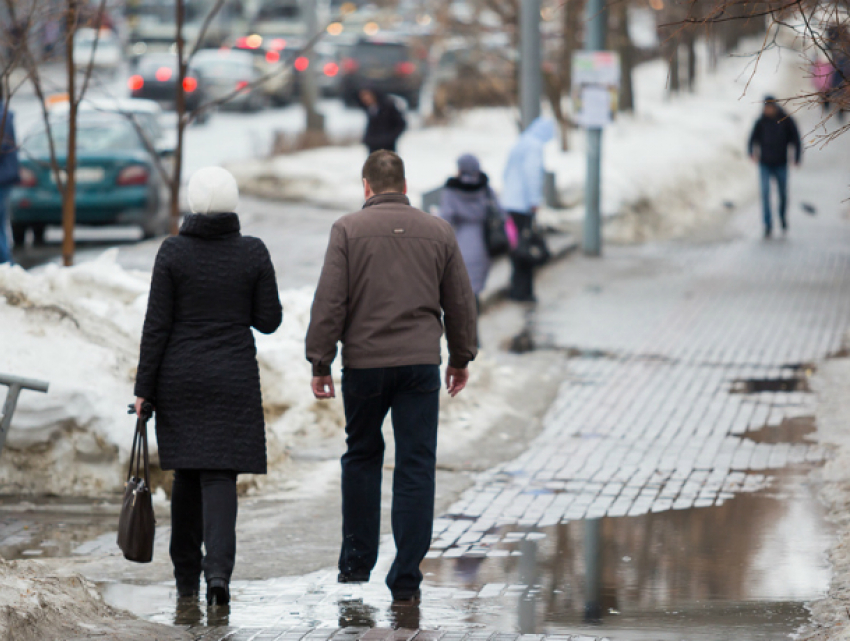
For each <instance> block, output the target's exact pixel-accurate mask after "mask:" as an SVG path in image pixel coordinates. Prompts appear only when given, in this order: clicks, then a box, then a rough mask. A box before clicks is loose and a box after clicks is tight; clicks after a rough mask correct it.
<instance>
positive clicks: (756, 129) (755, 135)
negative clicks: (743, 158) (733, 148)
mask: <svg viewBox="0 0 850 641" xmlns="http://www.w3.org/2000/svg"><path fill="white" fill-rule="evenodd" d="M760 130H761V120H757V121H756V124H754V125H753V130H752V131H751V132H750V140H749V142H748V143H747V155H748V156H752V155H753V153H755V148H756V146H759V147H760V146H761V141H760V140H759V133H760Z"/></svg>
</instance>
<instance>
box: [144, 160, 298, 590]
mask: <svg viewBox="0 0 850 641" xmlns="http://www.w3.org/2000/svg"><path fill="white" fill-rule="evenodd" d="M187 191H188V197H189V205H190V207H191V209H192V212H193V213H192V214H191V215H189V216H186V218H185V220H184V221H183V226H182V227H181V228H180V234H179V235H178V236H175V237H173V238H168V239H166V241H165V242H164V243H163V244H162V246H161V247H160V249H159V253H158V254H157V256H156V262H155V264H154V269H153V276H152V279H151V291H150V298H149V300H148V310H147V315H146V316H145V325H144V330H143V332H142V346H141V354H140V356H139V367H138V371H137V374H136V390H135V392H136V396H137V398H136V412H137V413H139V412H140V411H141V406H142V403H144V402H145V400H149V401H151V403H152V404H153V405H154V408H155V410H156V437H157V442H158V444H159V460H160V465H161V466H162V469H164V470H174V485H173V486H172V487H173V489H172V494H171V560H172V563H173V564H174V578H175V579H176V581H177V594H178V596H179V597H189V598H191V597H194V596H196V595H197V594H198V593H199V592H200V580H201V572H202V571H203V573H204V575H205V577H206V583H207V604H208V605H226V604H227V603H228V602H229V601H230V587H229V585H230V576H231V574H232V573H233V566H234V564H235V562H236V512H237V498H236V478H237V475H238V474H240V473H251V474H265V473H266V434H265V420H264V417H263V403H262V396H261V393H260V372H259V368H258V366H257V357H256V347H255V345H254V335H253V334H252V332H251V328H252V327H255V328H256V329H257V330H259V331H260V332H263V333H264V334H271V333H272V332H274V331H275V330H276V329H277V328H278V327H279V326H280V323H281V320H282V317H283V310H282V309H281V305H280V298H279V297H278V290H277V282H276V279H275V272H274V267H273V266H272V261H271V258H270V257H269V252H268V250H267V249H266V246H265V245H264V244H263V241H261V240H260V239H259V238H252V237H250V236H242V235H241V234H240V233H239V217H238V216H237V215H236V214H235V213H233V212H234V211H235V210H236V206H237V203H238V200H239V191H238V189H237V186H236V180H235V179H234V178H233V176H232V175H231V174H230V173H229V172H228V171H226V170H225V169H222V168H220V167H208V168H206V169H201V170H200V171H198V172H196V173H195V174H194V175H193V176H192V179H191V180H190V181H189V186H188V190H187ZM201 546H203V551H202V547H201ZM204 551H205V552H206V554H204Z"/></svg>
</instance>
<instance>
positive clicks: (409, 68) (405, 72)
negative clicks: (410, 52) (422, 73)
mask: <svg viewBox="0 0 850 641" xmlns="http://www.w3.org/2000/svg"><path fill="white" fill-rule="evenodd" d="M395 72H396V73H397V74H400V75H402V76H409V75H410V74H412V73H415V72H416V65H415V64H413V63H412V62H399V63H398V64H397V65H396V66H395Z"/></svg>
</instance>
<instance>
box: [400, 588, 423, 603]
mask: <svg viewBox="0 0 850 641" xmlns="http://www.w3.org/2000/svg"><path fill="white" fill-rule="evenodd" d="M421 600H422V590H416V592H393V603H395V604H397V605H402V604H409V605H415V604H417V603H419V602H420V601H421Z"/></svg>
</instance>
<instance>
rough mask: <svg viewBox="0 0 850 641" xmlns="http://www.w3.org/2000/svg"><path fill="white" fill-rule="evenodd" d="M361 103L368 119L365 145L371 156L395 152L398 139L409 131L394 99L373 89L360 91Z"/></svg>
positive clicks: (364, 136)
mask: <svg viewBox="0 0 850 641" xmlns="http://www.w3.org/2000/svg"><path fill="white" fill-rule="evenodd" d="M360 102H361V104H362V105H363V108H364V109H365V110H366V117H367V118H368V121H367V123H366V132H365V133H364V134H363V144H364V145H366V147H367V148H368V149H369V154H370V155H371V154H372V153H373V152H376V151H378V150H380V149H386V150H388V151H395V150H396V144H397V143H398V139H399V138H400V137H401V134H403V133H404V130H405V129H407V121H406V120H405V118H404V114H402V113H401V111H399V108H398V107H396V104H395V102H393V100H392V98H389V97H388V96H384V95H382V94H379V93H377V92H375V91H373V90H371V89H362V90H361V91H360Z"/></svg>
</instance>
